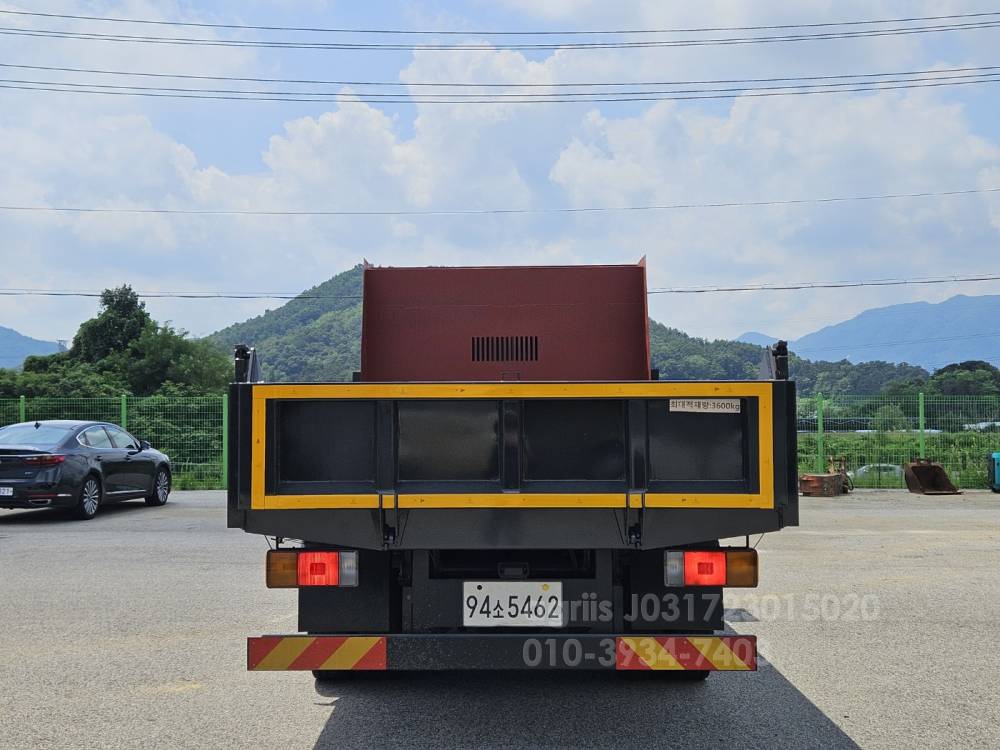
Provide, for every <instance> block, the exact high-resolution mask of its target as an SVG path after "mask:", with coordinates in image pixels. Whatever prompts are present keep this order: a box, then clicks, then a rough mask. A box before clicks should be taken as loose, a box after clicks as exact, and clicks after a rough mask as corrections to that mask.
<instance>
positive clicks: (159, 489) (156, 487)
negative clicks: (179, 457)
mask: <svg viewBox="0 0 1000 750" xmlns="http://www.w3.org/2000/svg"><path fill="white" fill-rule="evenodd" d="M169 496H170V472H169V471H167V470H166V469H163V468H160V469H157V470H156V478H155V479H154V480H153V492H152V494H149V495H146V505H165V504H166V502H167V498H168V497H169Z"/></svg>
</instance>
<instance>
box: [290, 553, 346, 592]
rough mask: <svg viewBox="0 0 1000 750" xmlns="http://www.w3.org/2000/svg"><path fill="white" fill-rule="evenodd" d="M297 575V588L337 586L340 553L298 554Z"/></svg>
mask: <svg viewBox="0 0 1000 750" xmlns="http://www.w3.org/2000/svg"><path fill="white" fill-rule="evenodd" d="M298 573H299V586H338V585H339V584H340V553H339V552H300V553H299V559H298Z"/></svg>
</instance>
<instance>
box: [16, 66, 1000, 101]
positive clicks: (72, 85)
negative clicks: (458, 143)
mask: <svg viewBox="0 0 1000 750" xmlns="http://www.w3.org/2000/svg"><path fill="white" fill-rule="evenodd" d="M3 67H15V66H6V65H4V64H2V63H0V68H3ZM17 67H21V66H17ZM963 70H965V71H974V72H962V71H963ZM121 75H123V76H127V75H128V74H121ZM874 75H875V74H869V75H868V76H866V77H865V78H863V79H861V80H836V81H831V80H829V78H823V77H819V78H816V79H812V80H814V81H818V82H808V81H807V79H783V80H785V81H796V80H798V81H802V82H798V83H775V84H773V85H764V86H761V85H748V84H744V85H739V86H727V87H724V88H719V87H715V88H704V87H703V86H700V87H697V88H668V89H661V88H649V86H657V85H665V86H669V85H671V84H625V83H623V84H619V85H620V86H623V87H625V89H624V90H621V89H620V90H610V91H609V90H607V89H603V88H602V89H600V90H594V89H589V90H583V91H567V90H565V88H560V89H557V90H555V91H549V92H544V93H537V92H535V91H534V90H531V91H527V92H525V91H516V92H514V93H509V92H501V93H493V92H486V93H483V92H477V93H472V94H468V93H461V92H455V91H447V92H442V93H438V92H436V91H432V92H421V93H420V94H417V95H413V94H409V93H407V92H399V91H392V92H384V91H361V92H351V94H350V95H349V96H350V97H351V98H352V99H355V98H356V99H358V100H361V101H364V102H383V101H384V102H387V103H403V102H409V103H425V104H460V103H471V104H484V103H487V104H491V103H522V104H527V103H569V102H573V101H584V102H614V101H650V100H653V101H655V100H661V99H676V98H735V97H738V96H751V95H755V94H756V95H763V94H764V93H767V94H771V95H778V94H807V93H838V92H841V93H842V92H849V91H855V92H856V91H883V90H894V89H898V88H921V87H925V86H931V85H949V84H954V85H957V84H970V83H991V82H996V81H997V77H998V76H1000V66H982V67H980V68H966V69H959V68H956V69H953V70H942V71H935V72H928V73H900V74H896V75H897V76H902V77H895V78H884V77H883V78H878V79H875V78H873V76H874ZM881 75H891V74H881ZM838 78H841V77H840V76H838ZM844 78H846V77H844ZM224 80H226V79H224ZM236 80H240V79H236ZM779 80H781V79H779ZM736 83H739V82H736ZM0 84H3V85H4V86H10V87H12V88H22V87H23V88H24V89H26V90H39V91H54V90H60V91H62V90H66V92H67V93H74V92H76V93H98V94H99V93H108V94H111V93H117V94H132V95H136V96H141V95H153V94H156V95H162V96H173V95H178V96H179V95H185V96H187V95H191V96H193V97H194V98H216V97H217V98H225V99H230V98H231V99H237V100H239V99H247V100H251V101H270V100H272V99H273V100H277V101H289V100H291V101H319V102H336V101H340V100H341V99H343V97H345V96H348V95H347V94H344V93H342V92H340V93H338V92H333V91H300V90H269V89H250V90H248V89H229V88H225V89H220V88H187V87H179V86H176V87H172V86H146V85H136V84H124V83H101V82H79V81H62V80H60V81H41V80H33V79H20V78H0ZM895 84H902V85H901V86H896V85H895ZM345 85H346V84H345ZM396 85H399V84H396ZM440 85H441V86H446V85H447V84H440ZM673 85H684V84H673ZM512 88H516V87H512ZM150 92H153V93H150ZM688 95H698V96H688Z"/></svg>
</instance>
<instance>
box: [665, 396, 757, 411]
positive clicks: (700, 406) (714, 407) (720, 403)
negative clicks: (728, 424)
mask: <svg viewBox="0 0 1000 750" xmlns="http://www.w3.org/2000/svg"><path fill="white" fill-rule="evenodd" d="M740 404H741V401H740V399H738V398H672V399H670V411H693V412H701V413H703V414H739V413H740V408H741V407H740Z"/></svg>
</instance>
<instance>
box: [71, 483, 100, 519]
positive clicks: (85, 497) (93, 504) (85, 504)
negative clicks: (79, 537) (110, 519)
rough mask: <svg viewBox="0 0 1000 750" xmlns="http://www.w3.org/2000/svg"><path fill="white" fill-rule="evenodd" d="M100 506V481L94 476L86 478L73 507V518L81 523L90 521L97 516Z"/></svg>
mask: <svg viewBox="0 0 1000 750" xmlns="http://www.w3.org/2000/svg"><path fill="white" fill-rule="evenodd" d="M100 504H101V483H100V481H99V480H98V479H97V477H95V476H93V475H91V476H88V477H86V478H84V480H83V486H82V487H80V494H79V495H77V501H76V505H75V506H74V507H73V517H74V518H77V519H79V520H81V521H89V520H90V519H91V518H93V517H94V516H95V515H96V514H97V508H98V506H99V505H100Z"/></svg>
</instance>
